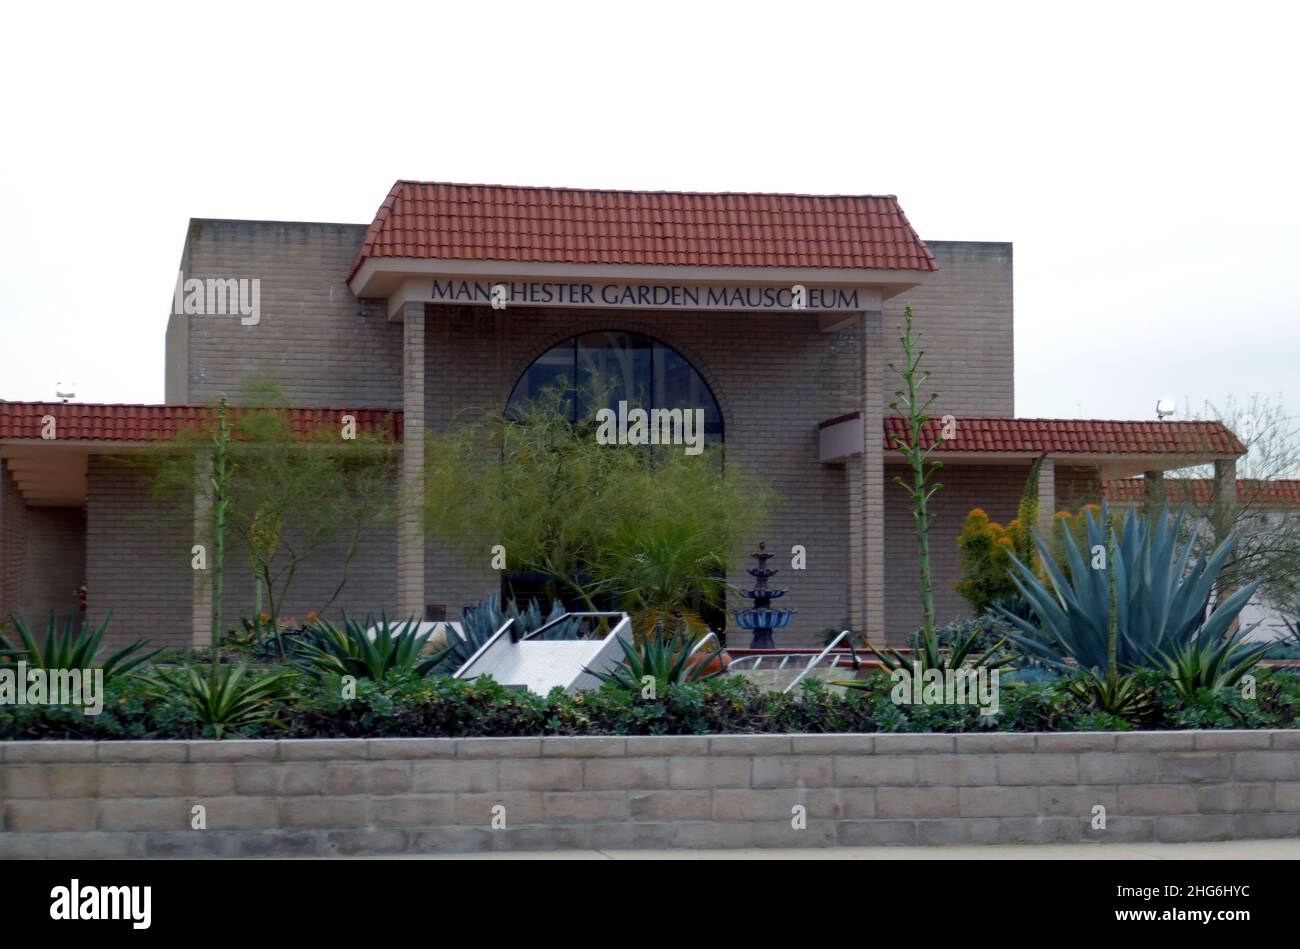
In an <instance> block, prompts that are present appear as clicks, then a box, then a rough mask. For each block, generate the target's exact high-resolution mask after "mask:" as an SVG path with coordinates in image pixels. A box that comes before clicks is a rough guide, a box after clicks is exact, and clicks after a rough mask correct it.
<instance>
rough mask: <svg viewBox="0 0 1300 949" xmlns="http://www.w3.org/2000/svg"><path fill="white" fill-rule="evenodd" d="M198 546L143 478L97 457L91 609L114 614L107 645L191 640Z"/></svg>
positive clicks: (90, 508) (90, 488)
mask: <svg viewBox="0 0 1300 949" xmlns="http://www.w3.org/2000/svg"><path fill="white" fill-rule="evenodd" d="M192 544H193V538H192V537H191V536H190V535H189V533H187V532H185V531H182V530H180V529H179V527H178V526H177V522H176V521H175V520H174V519H172V518H170V517H165V516H164V515H163V514H162V513H160V512H159V511H158V509H157V508H155V507H154V505H153V503H152V501H151V499H150V495H149V486H148V484H147V483H146V482H145V481H144V480H143V479H142V478H141V477H140V475H139V474H138V472H136V471H133V470H131V469H129V468H126V467H124V466H122V465H120V464H116V463H114V462H112V461H110V460H108V459H105V458H103V457H99V456H95V455H92V456H91V457H90V464H89V468H88V472H87V498H86V562H87V576H86V601H87V603H86V608H87V610H88V611H89V612H90V613H91V614H92V615H94V616H102V615H103V614H104V612H105V611H106V610H108V609H110V608H111V609H112V610H113V621H112V624H111V625H110V626H109V632H108V635H107V637H106V641H107V642H108V643H110V644H113V643H116V644H118V645H121V644H123V643H127V642H131V641H133V640H136V639H140V638H145V639H149V640H151V641H152V643H153V645H155V646H169V647H188V646H189V645H190V640H191V623H192V616H191V582H192V579H193V577H192V571H191V569H190V547H191V545H192Z"/></svg>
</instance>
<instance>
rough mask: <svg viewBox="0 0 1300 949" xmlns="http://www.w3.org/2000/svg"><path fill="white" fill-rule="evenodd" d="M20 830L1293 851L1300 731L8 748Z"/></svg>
mask: <svg viewBox="0 0 1300 949" xmlns="http://www.w3.org/2000/svg"><path fill="white" fill-rule="evenodd" d="M1097 805H1101V806H1102V807H1104V808H1105V817H1106V826H1105V829H1104V830H1098V829H1094V828H1093V827H1092V822H1093V820H1094V808H1095V807H1096V806H1097ZM196 806H201V807H202V808H203V809H204V812H205V818H206V825H207V826H206V829H201V830H199V829H193V828H192V822H193V815H194V813H195V812H194V808H195V807H196ZM798 807H802V808H803V809H804V812H803V813H804V814H806V827H803V828H802V829H798V828H796V827H795V826H794V824H796V823H797V820H796V817H797V816H798V814H799V811H798V810H797V808H798ZM494 815H495V816H496V817H497V820H498V823H500V821H501V820H502V819H503V820H504V824H505V826H504V828H500V829H494V828H493V818H494ZM0 828H3V832H0V858H16V857H76V858H81V857H119V856H200V855H208V856H272V855H274V856H294V855H302V856H318V855H333V854H360V853H420V852H442V851H450V852H467V851H477V850H537V849H568V848H584V849H587V848H596V849H599V848H610V849H624V848H644V847H649V848H655V847H822V846H831V845H836V844H838V845H874V844H959V843H997V844H1010V843H1050V842H1057V841H1062V842H1069V841H1080V840H1098V841H1103V842H1120V841H1129V842H1131V841H1162V842H1163V841H1201V840H1230V839H1245V838H1252V837H1254V838H1259V837H1290V836H1297V835H1300V731H1234V732H1142V733H1127V734H1111V733H1093V732H1089V733H1063V734H1040V735H1033V734H1009V733H991V734H964V735H912V734H904V735H725V736H711V737H707V736H706V737H664V738H657V737H632V738H462V739H454V738H384V739H347V740H294V741H222V742H215V741H192V742H182V741H139V742H134V741H133V742H57V741H54V742H8V743H3V742H0Z"/></svg>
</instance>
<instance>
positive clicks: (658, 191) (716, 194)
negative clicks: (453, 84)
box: [397, 178, 898, 201]
mask: <svg viewBox="0 0 1300 949" xmlns="http://www.w3.org/2000/svg"><path fill="white" fill-rule="evenodd" d="M397 184H399V185H433V186H438V185H444V186H446V187H449V188H501V189H504V190H508V191H564V192H567V193H570V194H653V195H670V194H672V195H690V196H692V197H701V198H722V197H744V198H881V199H884V200H889V201H897V200H898V195H896V194H875V193H868V194H846V193H843V192H830V193H820V192H811V191H678V190H674V189H671V188H575V187H572V186H570V185H507V184H489V183H486V182H472V181H425V180H422V179H419V178H399V179H398V180H397Z"/></svg>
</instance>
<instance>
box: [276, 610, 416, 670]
mask: <svg viewBox="0 0 1300 949" xmlns="http://www.w3.org/2000/svg"><path fill="white" fill-rule="evenodd" d="M372 625H373V624H372V623H371V622H370V620H369V618H367V619H366V622H365V624H361V623H358V622H357V621H356V620H355V619H353V618H352V617H350V616H347V615H346V614H345V615H344V617H343V629H339V628H338V627H336V626H334V625H333V624H332V623H330V622H329V621H328V620H325V619H318V620H316V622H315V623H312V624H311V625H310V626H308V630H309V631H310V632H311V634H312V636H311V638H310V639H303V640H301V641H299V642H298V644H297V645H296V647H295V649H294V652H293V656H292V660H291V661H292V663H293V665H294V666H296V667H297V668H298V669H300V670H301V671H303V672H305V673H307V674H308V675H311V676H316V677H319V676H322V675H327V674H329V673H336V674H338V675H350V676H355V677H356V678H358V679H371V680H373V681H376V682H378V681H382V680H383V679H384V678H385V677H387V676H388V675H389V674H390V673H392V672H395V671H409V672H414V673H415V674H416V675H418V676H426V675H428V674H429V673H430V672H431V671H432V670H433V669H435V668H436V667H437V666H438V664H439V658H440V656H438V655H433V656H428V655H425V647H426V646H427V645H428V642H429V635H430V634H429V633H418V632H416V629H417V626H416V622H415V620H413V619H410V620H406V621H405V622H402V623H397V624H393V623H390V622H389V621H388V617H387V616H386V615H385V616H383V617H381V619H380V622H379V625H378V626H375V627H374V629H373V632H372V631H371V627H372Z"/></svg>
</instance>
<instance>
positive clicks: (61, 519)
mask: <svg viewBox="0 0 1300 949" xmlns="http://www.w3.org/2000/svg"><path fill="white" fill-rule="evenodd" d="M27 517H28V527H27V584H26V597H25V602H24V605H23V610H24V611H25V612H26V614H27V617H28V619H29V620H31V621H32V623H33V625H39V627H40V628H42V629H43V628H44V626H45V623H46V622H47V621H48V620H49V616H50V614H51V613H53V614H55V616H56V617H57V618H58V621H59V623H60V624H62V623H63V621H64V619H65V618H66V617H67V616H68V615H69V614H71V615H72V616H73V617H79V616H80V605H79V601H78V597H77V594H76V590H77V588H78V587H80V586H81V583H82V581H83V580H84V579H85V576H86V513H85V511H84V510H82V509H81V508H70V507H33V508H29V509H28V512H27Z"/></svg>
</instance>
